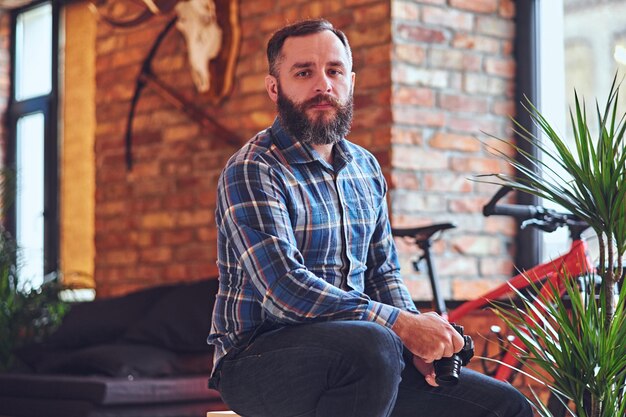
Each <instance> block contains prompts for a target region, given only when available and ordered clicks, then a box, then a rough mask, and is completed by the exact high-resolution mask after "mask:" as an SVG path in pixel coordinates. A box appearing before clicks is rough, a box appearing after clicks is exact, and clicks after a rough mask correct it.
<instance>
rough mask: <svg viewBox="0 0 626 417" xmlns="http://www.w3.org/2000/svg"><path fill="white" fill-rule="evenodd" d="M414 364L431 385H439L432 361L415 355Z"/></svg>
mask: <svg viewBox="0 0 626 417" xmlns="http://www.w3.org/2000/svg"><path fill="white" fill-rule="evenodd" d="M413 366H415V368H416V369H417V370H418V371H419V373H420V374H422V375H424V379H425V380H426V382H427V383H428V385H430V386H431V387H438V386H439V384H438V383H437V381H436V380H435V378H436V375H435V366H434V365H433V364H432V363H426V362H424V360H423V359H420V358H418V357H417V356H415V355H413Z"/></svg>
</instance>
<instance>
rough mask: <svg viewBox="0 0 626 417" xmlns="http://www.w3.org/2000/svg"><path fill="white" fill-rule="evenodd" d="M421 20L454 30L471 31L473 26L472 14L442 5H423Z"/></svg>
mask: <svg viewBox="0 0 626 417" xmlns="http://www.w3.org/2000/svg"><path fill="white" fill-rule="evenodd" d="M422 20H423V21H424V23H427V24H429V25H439V26H443V27H446V28H451V29H454V30H463V31H471V30H473V28H474V16H473V15H472V14H471V13H466V12H460V11H458V10H454V9H450V8H442V7H429V6H425V7H424V8H423V9H422Z"/></svg>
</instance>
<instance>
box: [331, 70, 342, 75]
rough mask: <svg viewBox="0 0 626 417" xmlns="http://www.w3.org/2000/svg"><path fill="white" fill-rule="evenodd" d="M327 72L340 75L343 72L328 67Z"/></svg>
mask: <svg viewBox="0 0 626 417" xmlns="http://www.w3.org/2000/svg"><path fill="white" fill-rule="evenodd" d="M328 74H329V75H341V74H343V72H341V70H337V69H330V70H328Z"/></svg>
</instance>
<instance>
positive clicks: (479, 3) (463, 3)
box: [450, 0, 499, 13]
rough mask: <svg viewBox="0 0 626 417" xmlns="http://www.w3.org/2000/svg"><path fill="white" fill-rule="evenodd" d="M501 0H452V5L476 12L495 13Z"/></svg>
mask: <svg viewBox="0 0 626 417" xmlns="http://www.w3.org/2000/svg"><path fill="white" fill-rule="evenodd" d="M498 3H499V0H450V6H452V7H456V8H458V9H463V10H467V11H470V12H475V13H494V12H495V11H496V10H498Z"/></svg>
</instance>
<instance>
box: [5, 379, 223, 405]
mask: <svg viewBox="0 0 626 417" xmlns="http://www.w3.org/2000/svg"><path fill="white" fill-rule="evenodd" d="M207 379H208V375H197V376H188V377H179V378H175V377H174V378H136V379H133V380H128V379H126V378H112V377H95V376H65V375H63V376H62V375H27V374H0V397H17V398H20V397H27V398H32V399H37V398H40V399H46V398H47V399H54V400H82V401H89V402H91V403H94V404H102V405H118V404H150V403H151V404H160V403H168V402H172V401H180V402H184V401H198V400H201V401H211V400H216V401H219V398H220V396H219V393H218V392H217V391H214V390H210V389H208V388H207Z"/></svg>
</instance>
